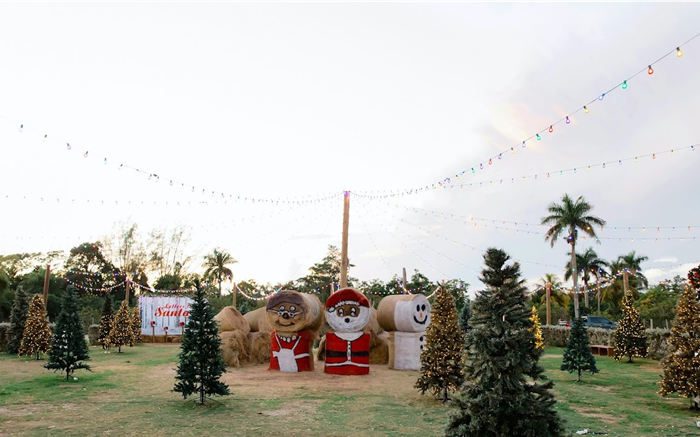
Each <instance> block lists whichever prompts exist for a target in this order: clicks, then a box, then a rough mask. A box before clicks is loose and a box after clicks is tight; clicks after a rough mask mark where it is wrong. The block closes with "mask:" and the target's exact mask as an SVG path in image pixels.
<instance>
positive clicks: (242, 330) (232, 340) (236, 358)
mask: <svg viewBox="0 0 700 437" xmlns="http://www.w3.org/2000/svg"><path fill="white" fill-rule="evenodd" d="M214 320H216V321H217V322H218V324H219V331H220V332H219V337H220V338H221V355H222V357H223V359H224V361H225V362H226V364H227V365H228V366H229V367H240V366H241V364H243V363H246V362H248V361H249V360H250V346H249V344H248V334H249V333H250V327H249V326H248V321H247V320H246V319H245V318H243V315H242V314H241V313H240V312H239V311H238V310H237V309H236V308H234V307H232V306H228V307H225V308H224V309H222V310H221V311H220V312H219V314H217V315H216V316H214Z"/></svg>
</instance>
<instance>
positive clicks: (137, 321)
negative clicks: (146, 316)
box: [130, 307, 143, 343]
mask: <svg viewBox="0 0 700 437" xmlns="http://www.w3.org/2000/svg"><path fill="white" fill-rule="evenodd" d="M130 324H131V341H132V342H133V343H143V337H142V336H141V316H140V315H139V307H134V310H133V311H132V312H131V320H130Z"/></svg>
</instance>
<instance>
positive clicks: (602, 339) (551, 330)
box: [542, 325, 671, 360]
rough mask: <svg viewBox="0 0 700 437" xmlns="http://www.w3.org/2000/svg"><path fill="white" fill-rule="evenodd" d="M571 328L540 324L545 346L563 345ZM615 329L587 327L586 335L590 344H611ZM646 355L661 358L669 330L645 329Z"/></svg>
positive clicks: (666, 346)
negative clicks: (647, 346)
mask: <svg viewBox="0 0 700 437" xmlns="http://www.w3.org/2000/svg"><path fill="white" fill-rule="evenodd" d="M570 331H571V328H567V327H566V326H546V325H543V326H542V336H543V337H544V344H545V346H554V347H564V346H566V342H567V340H568V339H569V332H570ZM614 332H615V331H613V330H610V329H603V328H588V335H589V336H590V339H591V344H592V345H594V344H600V345H603V346H611V345H612V344H613V333H614ZM645 332H646V335H647V343H648V345H649V348H648V352H647V353H648V355H647V356H648V357H649V358H651V359H653V360H661V359H663V358H664V357H665V356H666V354H667V353H668V347H669V344H668V340H669V338H670V337H671V331H669V330H667V329H656V328H655V329H647V330H646V331H645Z"/></svg>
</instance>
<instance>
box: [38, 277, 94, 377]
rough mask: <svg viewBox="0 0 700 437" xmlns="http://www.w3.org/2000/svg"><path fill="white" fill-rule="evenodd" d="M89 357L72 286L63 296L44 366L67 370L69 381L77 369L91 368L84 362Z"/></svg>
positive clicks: (55, 369)
mask: <svg viewBox="0 0 700 437" xmlns="http://www.w3.org/2000/svg"><path fill="white" fill-rule="evenodd" d="M89 359H90V355H88V347H87V343H85V334H84V333H83V322H82V321H81V320H80V312H79V311H78V302H77V297H76V294H75V289H74V288H73V287H71V288H69V289H68V292H67V293H66V295H65V297H64V298H63V306H62V308H61V312H60V313H59V314H58V319H56V326H55V327H54V335H53V342H52V343H51V351H50V352H49V362H48V363H46V365H45V366H44V367H46V368H47V369H53V370H54V372H55V371H57V370H61V371H65V372H66V381H68V380H69V379H70V376H71V375H72V374H73V372H74V371H75V370H78V369H85V370H90V366H88V365H87V364H85V363H83V362H82V361H86V360H89Z"/></svg>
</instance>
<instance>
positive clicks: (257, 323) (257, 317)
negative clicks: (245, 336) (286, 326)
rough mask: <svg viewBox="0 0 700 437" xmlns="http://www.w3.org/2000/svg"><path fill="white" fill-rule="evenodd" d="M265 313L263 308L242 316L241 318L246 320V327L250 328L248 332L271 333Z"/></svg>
mask: <svg viewBox="0 0 700 437" xmlns="http://www.w3.org/2000/svg"><path fill="white" fill-rule="evenodd" d="M265 311H266V308H265V307H263V308H258V309H257V310H253V311H250V312H248V313H245V314H243V318H244V319H246V321H247V322H248V326H250V332H272V326H270V322H268V321H267V317H266V316H265Z"/></svg>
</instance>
